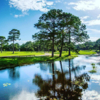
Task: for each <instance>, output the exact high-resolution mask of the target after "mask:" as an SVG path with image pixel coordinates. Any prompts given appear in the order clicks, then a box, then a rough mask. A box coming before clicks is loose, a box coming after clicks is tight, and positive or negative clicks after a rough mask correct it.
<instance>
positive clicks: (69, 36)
mask: <svg viewBox="0 0 100 100" xmlns="http://www.w3.org/2000/svg"><path fill="white" fill-rule="evenodd" d="M70 43H71V39H70V31H69V54H68V55H69V56H70V55H71V53H70Z"/></svg>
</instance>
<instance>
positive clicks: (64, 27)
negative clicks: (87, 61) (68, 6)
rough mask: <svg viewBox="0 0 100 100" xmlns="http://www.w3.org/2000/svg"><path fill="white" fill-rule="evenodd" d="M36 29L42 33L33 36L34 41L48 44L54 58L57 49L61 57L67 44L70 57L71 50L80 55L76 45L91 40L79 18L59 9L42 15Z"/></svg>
mask: <svg viewBox="0 0 100 100" xmlns="http://www.w3.org/2000/svg"><path fill="white" fill-rule="evenodd" d="M35 27H36V28H38V29H40V31H39V32H38V33H36V34H35V35H33V36H32V37H33V39H35V40H38V41H42V42H43V41H45V42H47V43H48V44H49V47H51V50H52V57H53V56H54V49H55V48H59V52H60V55H59V56H60V57H61V55H62V50H63V48H64V46H65V45H66V44H67V48H68V49H69V55H70V51H71V50H73V51H75V52H77V53H78V50H77V49H76V48H75V43H77V42H84V41H85V40H86V39H88V38H89V36H88V35H87V32H86V26H85V25H83V24H82V23H81V20H80V19H79V17H77V16H74V15H72V14H70V13H65V12H63V11H62V10H59V9H52V10H50V11H48V12H47V13H44V14H42V16H41V17H40V18H39V21H38V23H36V24H35Z"/></svg>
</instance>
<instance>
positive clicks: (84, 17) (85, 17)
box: [80, 16, 89, 23]
mask: <svg viewBox="0 0 100 100" xmlns="http://www.w3.org/2000/svg"><path fill="white" fill-rule="evenodd" d="M87 18H89V16H83V17H80V19H81V21H82V23H84V19H87Z"/></svg>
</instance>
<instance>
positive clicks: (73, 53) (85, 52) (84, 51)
mask: <svg viewBox="0 0 100 100" xmlns="http://www.w3.org/2000/svg"><path fill="white" fill-rule="evenodd" d="M55 54H59V51H57V52H55ZM92 54H96V52H95V51H94V50H91V51H90V50H80V51H79V54H77V53H76V52H72V51H71V55H92ZM62 55H68V52H66V51H63V52H62Z"/></svg>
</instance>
